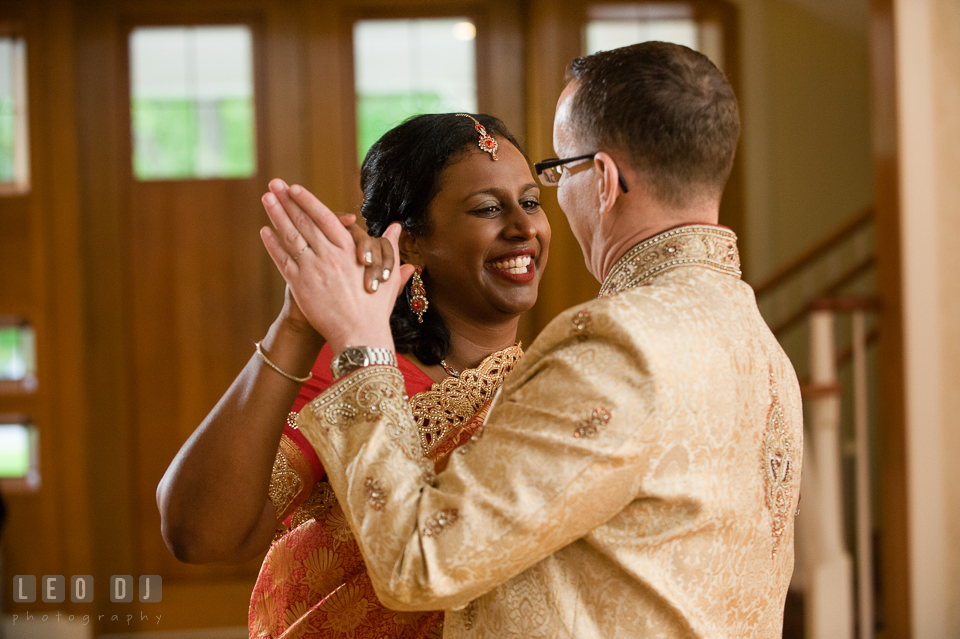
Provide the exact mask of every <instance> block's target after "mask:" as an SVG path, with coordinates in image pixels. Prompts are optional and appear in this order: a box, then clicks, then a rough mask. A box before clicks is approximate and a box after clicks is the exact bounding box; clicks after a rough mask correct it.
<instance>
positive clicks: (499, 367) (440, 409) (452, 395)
mask: <svg viewBox="0 0 960 639" xmlns="http://www.w3.org/2000/svg"><path fill="white" fill-rule="evenodd" d="M521 355H523V349H522V348H521V347H520V345H519V344H517V345H516V346H511V347H510V348H505V349H504V350H502V351H498V352H496V353H493V354H492V355H490V356H488V357H487V358H486V359H484V360H483V361H482V362H481V363H480V365H479V366H478V367H477V368H470V369H467V370H465V371H463V372H462V373H460V377H448V378H447V379H445V380H443V381H442V382H440V383H439V384H434V385H433V388H431V389H430V390H428V391H424V392H422V393H417V394H416V395H414V396H413V398H411V399H410V409H411V410H412V412H413V419H414V421H415V422H416V423H417V430H418V431H419V433H420V444H421V446H422V448H423V454H425V455H427V454H429V453H430V452H431V451H432V450H433V449H434V448H435V447H436V446H437V445H438V444H439V443H440V442H441V441H442V440H443V439H444V438H446V437H447V436H448V435H449V434H450V433H451V432H453V431H454V430H455V429H457V428H459V427H461V426H463V425H464V424H466V423H467V422H468V421H470V419H471V418H472V417H473V416H474V415H475V414H476V413H477V411H478V410H479V409H480V407H481V406H483V404H484V402H486V401H487V400H488V399H490V398H491V397H493V396H494V395H495V394H496V392H497V390H498V389H499V388H500V384H502V383H503V380H504V379H505V378H506V376H507V375H508V374H509V373H510V371H512V370H513V367H514V365H515V364H516V363H517V360H519V359H520V356H521Z"/></svg>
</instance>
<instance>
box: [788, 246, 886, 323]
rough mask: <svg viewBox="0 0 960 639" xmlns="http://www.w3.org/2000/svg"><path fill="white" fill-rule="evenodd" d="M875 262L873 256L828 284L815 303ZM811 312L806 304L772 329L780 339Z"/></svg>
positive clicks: (818, 294) (816, 296) (819, 293)
mask: <svg viewBox="0 0 960 639" xmlns="http://www.w3.org/2000/svg"><path fill="white" fill-rule="evenodd" d="M873 262H874V257H873V256H872V255H871V256H870V257H868V258H867V259H865V260H864V261H862V262H860V263H859V264H856V265H854V266H853V268H851V269H849V270H848V271H847V272H846V273H844V274H842V275H841V276H840V277H838V278H837V279H835V280H833V281H832V282H830V283H829V284H827V285H826V286H825V287H823V288H822V289H821V290H820V291H819V292H818V293H817V294H816V295H815V296H814V298H813V299H814V302H816V301H817V300H820V299H823V298H824V296H826V295H830V294H833V293H836V292H837V291H838V290H840V288H841V287H843V286H845V285H846V284H849V283H850V282H851V281H853V280H854V279H855V278H856V277H857V276H859V275H861V274H863V273H864V272H866V271H867V270H869V268H870V267H871V266H872V265H873ZM809 312H810V305H809V304H806V305H804V306H802V307H800V308H799V309H798V310H796V311H794V312H793V313H791V314H790V315H788V316H787V318H786V319H785V320H783V321H782V322H780V323H779V324H777V325H776V326H775V327H773V329H772V330H773V334H774V335H776V336H777V337H780V336H781V335H783V333H785V332H786V331H788V330H789V329H791V328H793V326H794V324H796V323H797V322H799V321H800V320H802V319H803V318H804V317H806V316H807V313H809Z"/></svg>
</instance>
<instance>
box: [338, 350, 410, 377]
mask: <svg viewBox="0 0 960 639" xmlns="http://www.w3.org/2000/svg"><path fill="white" fill-rule="evenodd" d="M379 365H386V366H396V365H397V356H396V354H395V353H394V352H393V351H392V350H390V349H388V348H374V347H370V346H350V345H349V344H348V345H347V346H346V347H344V349H343V350H342V351H340V353H338V354H337V356H336V357H334V358H333V361H331V362H330V371H331V372H332V373H333V378H334V379H340V378H341V377H343V376H344V375H346V374H347V373H352V372H353V371H355V370H357V369H358V368H364V367H367V366H379Z"/></svg>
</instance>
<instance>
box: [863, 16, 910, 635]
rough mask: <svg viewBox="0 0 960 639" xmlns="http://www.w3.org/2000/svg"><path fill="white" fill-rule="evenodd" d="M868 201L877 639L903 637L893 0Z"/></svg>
mask: <svg viewBox="0 0 960 639" xmlns="http://www.w3.org/2000/svg"><path fill="white" fill-rule="evenodd" d="M870 22H871V24H870V54H871V60H870V64H871V76H872V77H871V90H872V93H873V96H872V97H873V100H872V105H873V110H872V114H871V115H872V117H873V149H874V165H873V167H874V169H873V170H874V197H875V201H874V206H875V208H876V243H877V247H876V254H877V285H878V288H879V293H880V298H881V300H882V308H883V310H882V311H881V314H880V326H881V330H880V343H879V378H880V379H879V385H880V398H881V399H880V446H879V448H880V461H879V467H880V468H882V469H883V472H882V473H881V475H880V513H879V514H880V521H881V522H882V525H881V527H880V532H879V555H880V566H879V568H880V570H879V573H878V574H879V599H880V600H879V606H878V609H877V610H878V620H879V622H880V631H881V636H883V637H884V638H896V639H907V638H908V637H910V632H911V631H910V628H911V623H910V614H911V613H910V565H909V556H910V554H909V539H908V525H907V524H908V521H907V461H906V404H905V395H904V393H905V389H904V375H905V372H904V358H903V348H904V344H903V340H904V337H903V312H902V307H901V300H902V293H901V291H902V279H901V268H902V266H901V258H900V193H899V188H898V184H899V181H900V171H899V161H898V149H897V106H896V105H897V100H896V65H895V61H894V47H895V38H894V28H893V2H892V0H871V2H870Z"/></svg>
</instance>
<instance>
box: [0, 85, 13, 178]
mask: <svg viewBox="0 0 960 639" xmlns="http://www.w3.org/2000/svg"><path fill="white" fill-rule="evenodd" d="M15 120H16V118H15V116H14V113H13V98H0V182H13V178H14V159H13V143H14V140H13V132H14V124H15Z"/></svg>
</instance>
